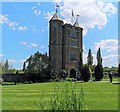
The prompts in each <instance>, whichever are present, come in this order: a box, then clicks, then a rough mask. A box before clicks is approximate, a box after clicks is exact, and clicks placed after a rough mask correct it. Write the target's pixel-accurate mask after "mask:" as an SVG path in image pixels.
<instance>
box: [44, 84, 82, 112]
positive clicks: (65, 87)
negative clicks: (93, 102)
mask: <svg viewBox="0 0 120 112" xmlns="http://www.w3.org/2000/svg"><path fill="white" fill-rule="evenodd" d="M83 103H84V93H83V88H79V89H78V88H76V83H75V82H71V83H69V82H62V83H61V84H59V85H58V84H57V83H56V84H55V87H54V91H53V94H52V96H51V98H50V99H49V101H48V102H47V103H46V104H47V105H46V106H43V105H42V107H44V108H43V109H44V110H50V111H52V112H56V111H57V110H62V111H69V112H70V111H72V112H74V111H76V110H77V111H78V110H79V112H81V111H82V110H83V108H84V107H83Z"/></svg>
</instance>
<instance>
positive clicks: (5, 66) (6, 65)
mask: <svg viewBox="0 0 120 112" xmlns="http://www.w3.org/2000/svg"><path fill="white" fill-rule="evenodd" d="M4 72H5V73H9V64H8V60H6V61H5V64H4Z"/></svg>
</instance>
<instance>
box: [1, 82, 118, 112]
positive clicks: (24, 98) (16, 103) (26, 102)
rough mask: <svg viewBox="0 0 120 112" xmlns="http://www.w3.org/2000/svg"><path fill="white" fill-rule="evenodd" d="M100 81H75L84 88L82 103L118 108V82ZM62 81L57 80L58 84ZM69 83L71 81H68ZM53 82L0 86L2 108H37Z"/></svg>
mask: <svg viewBox="0 0 120 112" xmlns="http://www.w3.org/2000/svg"><path fill="white" fill-rule="evenodd" d="M115 81H116V80H113V83H109V80H103V81H101V82H87V83H83V82H76V83H77V84H76V88H77V90H78V91H79V89H80V88H81V87H83V90H84V97H85V98H84V105H85V106H86V105H87V108H88V110H118V84H115V83H114V82H115ZM60 83H63V82H57V84H60ZM69 83H71V82H69ZM54 85H55V83H54V82H47V83H36V84H19V85H7V86H2V109H3V110H39V109H40V103H42V104H46V102H47V100H49V98H50V96H51V95H52V94H53V89H54Z"/></svg>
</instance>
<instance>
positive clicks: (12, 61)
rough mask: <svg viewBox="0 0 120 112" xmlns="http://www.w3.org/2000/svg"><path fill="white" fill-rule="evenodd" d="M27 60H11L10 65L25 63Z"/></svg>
mask: <svg viewBox="0 0 120 112" xmlns="http://www.w3.org/2000/svg"><path fill="white" fill-rule="evenodd" d="M25 61H26V60H24V59H20V60H15V59H9V60H8V62H9V63H23V62H25Z"/></svg>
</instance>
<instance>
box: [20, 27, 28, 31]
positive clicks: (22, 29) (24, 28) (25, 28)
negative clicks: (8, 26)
mask: <svg viewBox="0 0 120 112" xmlns="http://www.w3.org/2000/svg"><path fill="white" fill-rule="evenodd" d="M18 30H21V31H26V30H28V28H27V27H26V26H19V27H18Z"/></svg>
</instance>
